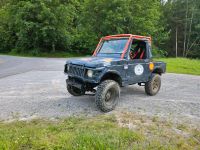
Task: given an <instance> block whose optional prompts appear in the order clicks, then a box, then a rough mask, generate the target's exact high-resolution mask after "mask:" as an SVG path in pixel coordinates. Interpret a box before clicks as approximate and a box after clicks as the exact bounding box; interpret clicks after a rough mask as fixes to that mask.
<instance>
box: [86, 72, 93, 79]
mask: <svg viewBox="0 0 200 150" xmlns="http://www.w3.org/2000/svg"><path fill="white" fill-rule="evenodd" d="M87 76H88V77H90V78H92V76H93V71H92V70H88V71H87Z"/></svg>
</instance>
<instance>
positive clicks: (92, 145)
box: [0, 113, 200, 150]
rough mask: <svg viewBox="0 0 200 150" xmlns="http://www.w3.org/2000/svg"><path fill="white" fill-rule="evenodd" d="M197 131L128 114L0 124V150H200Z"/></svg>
mask: <svg viewBox="0 0 200 150" xmlns="http://www.w3.org/2000/svg"><path fill="white" fill-rule="evenodd" d="M199 148H200V130H199V129H197V128H195V127H189V126H186V125H183V124H178V125H174V124H173V123H171V122H170V121H163V120H159V119H158V118H156V117H154V118H149V117H146V116H138V115H133V114H128V113H120V114H115V115H101V116H96V117H90V118H76V117H75V118H74V117H73V118H67V119H61V120H57V121H46V120H32V121H29V122H25V121H16V122H12V123H0V149H4V150H16V149H80V150H82V149H84V150H86V149H99V150H103V149H109V150H116V149H141V150H143V149H149V150H150V149H152V150H153V149H173V150H174V149H185V150H191V149H199Z"/></svg>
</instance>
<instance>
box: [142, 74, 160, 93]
mask: <svg viewBox="0 0 200 150" xmlns="http://www.w3.org/2000/svg"><path fill="white" fill-rule="evenodd" d="M160 87H161V78H160V75H159V74H153V75H152V78H151V80H149V81H148V82H146V83H145V92H146V94H147V95H150V96H153V95H156V94H157V93H158V92H159V90H160Z"/></svg>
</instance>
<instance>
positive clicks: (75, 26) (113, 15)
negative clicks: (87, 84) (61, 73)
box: [0, 0, 200, 58]
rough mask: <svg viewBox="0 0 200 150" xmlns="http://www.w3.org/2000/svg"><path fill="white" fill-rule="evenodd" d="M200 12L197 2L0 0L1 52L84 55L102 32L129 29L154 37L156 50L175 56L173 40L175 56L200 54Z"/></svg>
mask: <svg viewBox="0 0 200 150" xmlns="http://www.w3.org/2000/svg"><path fill="white" fill-rule="evenodd" d="M199 10H200V2H199V1H198V0H191V1H189V0H176V1H174V0H168V1H163V0H153V1H152V0H137V1H135V0H126V1H124V0H95V1H94V0H1V2H0V53H2V52H6V53H8V52H12V53H31V54H35V55H39V54H40V53H55V52H61V51H62V52H63V51H64V52H67V53H71V52H75V53H82V54H88V53H91V51H93V50H94V49H95V47H96V44H97V43H98V41H99V39H100V37H102V36H105V35H110V34H120V33H132V34H139V35H146V36H152V37H153V45H154V46H155V48H156V49H157V50H154V52H158V53H161V54H162V53H163V54H165V55H166V54H168V55H169V56H174V55H175V49H176V42H177V44H178V56H186V57H195V58H196V57H198V58H200V53H199V50H200V43H199V42H200V37H199V33H200V19H199V15H200V14H199V12H200V11H199ZM176 31H177V32H178V33H177V35H178V37H177V41H176ZM165 50H167V53H166V51H165Z"/></svg>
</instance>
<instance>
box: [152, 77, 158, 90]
mask: <svg viewBox="0 0 200 150" xmlns="http://www.w3.org/2000/svg"><path fill="white" fill-rule="evenodd" d="M159 88H160V81H159V79H158V78H156V79H155V80H154V81H153V86H152V89H153V91H154V92H157V91H158V90H159Z"/></svg>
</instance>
